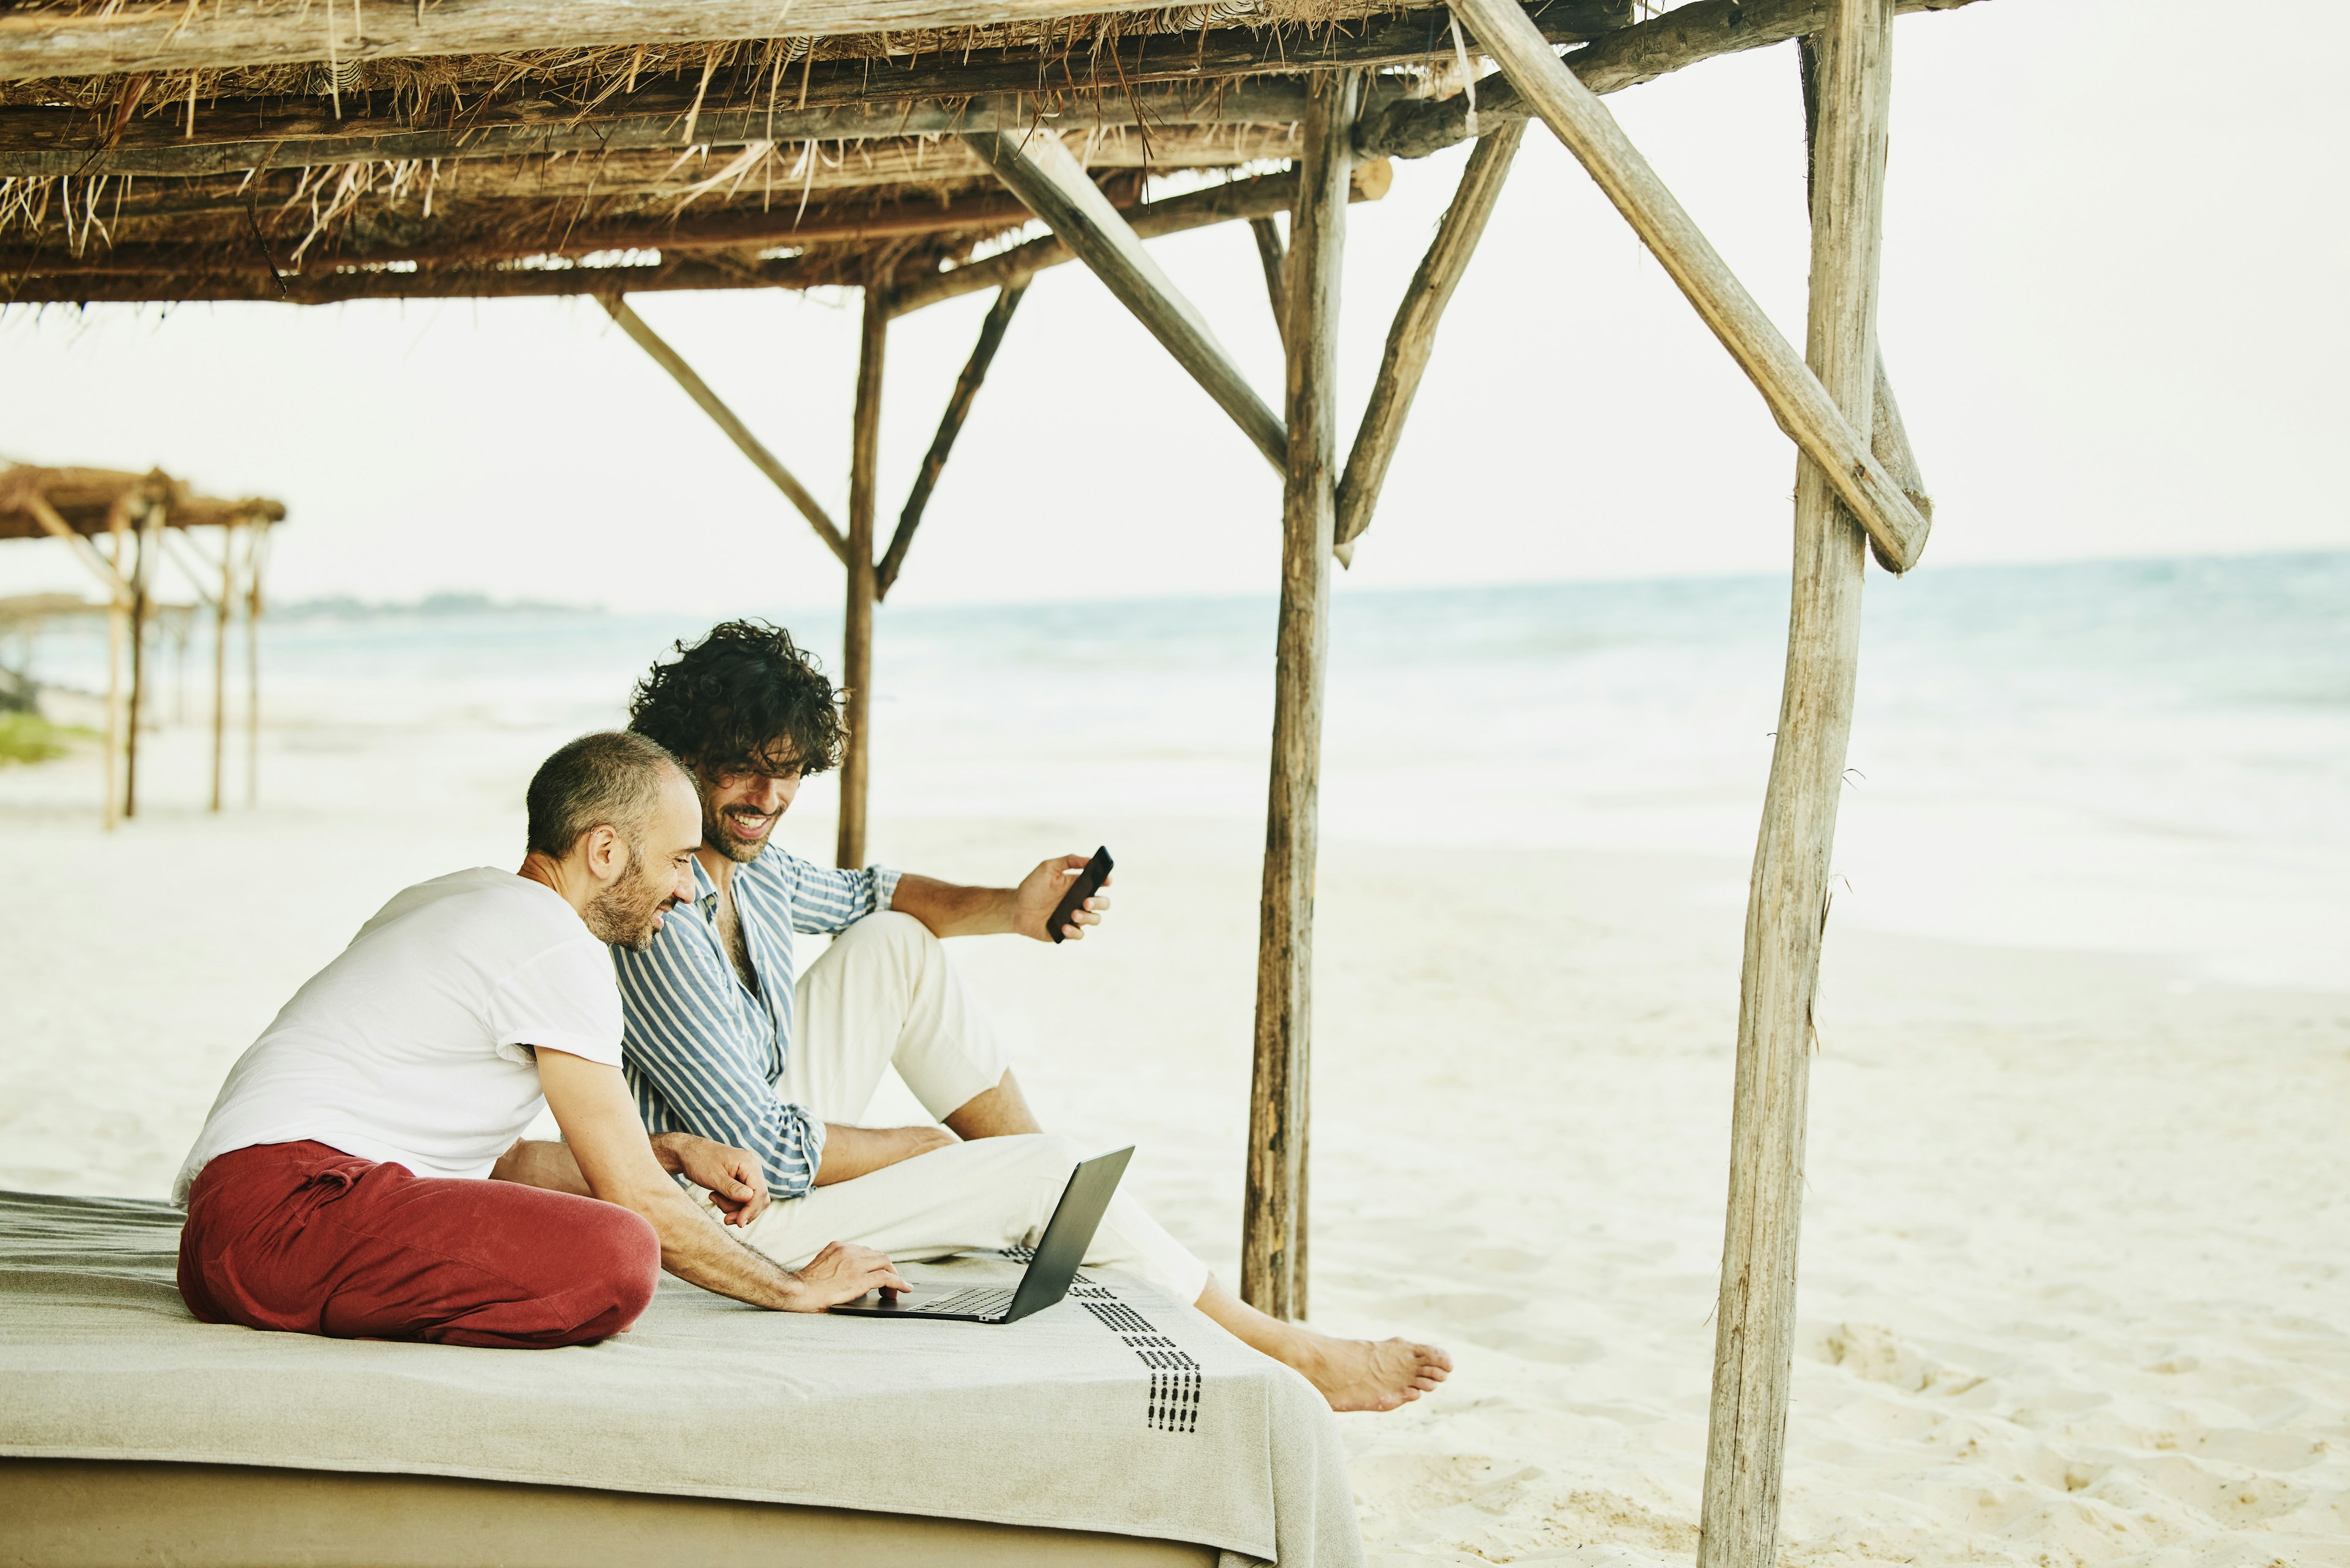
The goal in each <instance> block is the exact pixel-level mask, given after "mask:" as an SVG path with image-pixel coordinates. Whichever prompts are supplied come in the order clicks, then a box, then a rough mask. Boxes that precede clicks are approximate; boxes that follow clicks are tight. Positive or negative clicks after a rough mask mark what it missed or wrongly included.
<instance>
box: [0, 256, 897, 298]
mask: <svg viewBox="0 0 2350 1568" xmlns="http://www.w3.org/2000/svg"><path fill="white" fill-rule="evenodd" d="M854 281H855V274H854V272H853V271H851V270H850V269H849V267H848V265H847V263H845V262H844V261H842V260H840V259H837V258H827V259H822V260H813V259H811V258H806V257H801V256H787V257H785V258H784V259H782V260H779V261H771V262H756V263H740V264H732V265H722V264H719V263H715V262H702V261H670V260H663V261H660V262H658V263H655V264H653V265H631V266H547V267H539V266H508V267H491V266H482V267H450V268H446V269H439V268H423V267H419V268H415V269H412V270H410V269H393V268H380V269H359V270H354V271H350V272H338V273H332V274H329V275H326V276H323V277H316V278H307V277H305V278H296V277H289V278H286V280H285V286H284V287H283V289H282V290H281V289H280V288H279V287H278V286H277V284H276V282H274V281H273V280H272V279H271V277H270V275H268V274H267V273H265V272H264V271H262V270H261V269H260V266H259V264H258V262H257V261H256V262H255V264H254V265H253V266H252V267H251V268H250V269H249V270H247V271H244V272H234V271H231V270H229V269H228V267H227V266H226V265H223V266H220V267H219V268H218V269H217V270H215V269H211V268H202V269H198V268H192V269H191V270H190V271H189V272H187V273H182V274H175V275H165V274H161V273H140V274H134V275H104V274H100V275H95V276H92V275H80V274H77V273H73V272H68V271H55V272H45V273H43V274H41V275H37V276H34V277H20V278H12V279H8V280H6V281H5V282H0V306H5V305H38V304H52V303H62V304H74V305H90V304H98V303H100V302H104V301H109V300H125V301H135V300H172V301H192V300H203V299H210V300H224V299H247V300H260V301H264V302H267V303H273V304H284V305H337V304H340V303H343V302H344V301H347V300H353V299H522V298H530V299H544V298H547V297H551V296H552V297H561V296H574V295H597V296H605V295H612V296H618V295H628V294H665V293H672V292H675V291H677V290H680V289H704V288H815V287H818V286H825V285H829V284H845V283H851V282H854Z"/></svg>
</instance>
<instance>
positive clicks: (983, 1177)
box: [613, 621, 1451, 1410]
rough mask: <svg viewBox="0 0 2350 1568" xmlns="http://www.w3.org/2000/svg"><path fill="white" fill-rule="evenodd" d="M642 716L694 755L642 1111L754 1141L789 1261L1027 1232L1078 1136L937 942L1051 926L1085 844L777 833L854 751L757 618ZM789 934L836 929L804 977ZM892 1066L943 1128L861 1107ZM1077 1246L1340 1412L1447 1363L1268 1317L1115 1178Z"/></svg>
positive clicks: (1399, 1394) (670, 666) (642, 703)
mask: <svg viewBox="0 0 2350 1568" xmlns="http://www.w3.org/2000/svg"><path fill="white" fill-rule="evenodd" d="M629 728H630V729H632V730H634V731H636V732H639V734H642V735H644V736H646V737H647V738H648V739H650V740H653V741H657V742H660V744H661V745H663V746H665V747H667V748H668V749H669V750H670V751H671V753H674V754H676V755H677V756H678V757H680V758H681V759H683V760H684V762H685V763H686V765H687V767H688V769H689V770H691V773H692V774H693V777H694V781H695V784H696V785H697V787H698V789H699V791H700V794H701V799H702V845H701V847H700V848H699V849H698V850H697V851H696V852H695V856H694V864H693V866H692V867H691V869H692V875H693V893H694V896H693V898H692V901H691V904H690V905H684V906H681V908H679V909H677V910H676V911H675V912H674V914H673V915H672V916H671V919H669V920H668V922H667V923H666V924H664V925H663V926H662V928H661V929H660V931H659V933H657V934H656V936H655V937H654V939H653V940H652V942H651V943H650V945H649V946H648V947H647V948H646V949H644V950H641V951H639V950H632V949H629V948H626V947H618V948H615V949H614V950H613V956H614V959H615V961H616V963H617V965H618V968H619V980H620V995H621V1002H622V1006H623V1012H624V1016H625V1019H626V1023H627V1050H626V1054H625V1062H624V1065H625V1068H626V1071H627V1074H628V1078H629V1085H630V1086H631V1087H632V1088H633V1089H634V1090H635V1093H636V1096H637V1105H638V1108H639V1111H641V1112H642V1114H643V1116H644V1120H645V1124H646V1126H647V1127H650V1129H652V1130H653V1131H654V1132H656V1133H661V1132H671V1131H676V1132H685V1133H691V1134H694V1135H695V1136H697V1137H705V1138H711V1139H713V1140H715V1141H717V1142H718V1143H721V1144H725V1145H730V1146H733V1147H741V1148H745V1149H749V1150H751V1151H752V1152H753V1153H754V1154H755V1155H756V1156H757V1157H758V1159H759V1161H760V1164H761V1166H762V1168H763V1169H764V1174H765V1177H766V1181H767V1187H768V1189H769V1191H770V1192H771V1193H772V1195H773V1198H774V1201H773V1202H772V1203H771V1204H770V1205H769V1206H768V1207H767V1209H766V1210H765V1211H764V1213H763V1214H761V1215H759V1216H758V1217H757V1218H756V1219H755V1220H753V1221H751V1222H750V1223H749V1224H747V1225H744V1226H743V1231H742V1234H743V1239H744V1240H745V1241H748V1242H749V1243H750V1244H751V1245H753V1246H754V1247H756V1248H758V1249H760V1250H761V1251H764V1252H766V1253H767V1254H768V1255H769V1256H771V1257H773V1258H774V1259H775V1260H776V1261H777V1262H780V1263H783V1264H784V1265H785V1267H787V1268H788V1267H792V1266H795V1264H796V1263H797V1262H798V1261H799V1260H801V1259H803V1258H805V1257H810V1256H813V1255H814V1254H815V1253H816V1251H818V1249H819V1248H820V1246H821V1245H822V1244H823V1243H824V1242H825V1241H831V1240H832V1239H834V1238H836V1237H837V1238H839V1239H841V1240H843V1241H851V1242H855V1243H858V1244H860V1245H863V1246H867V1247H871V1248H875V1249H878V1250H879V1251H882V1252H885V1253H888V1254H890V1255H892V1256H896V1257H922V1256H928V1255H932V1254H935V1253H940V1252H946V1251H958V1250H964V1249H982V1248H993V1247H1003V1246H1011V1245H1023V1244H1028V1243H1033V1242H1034V1241H1035V1240H1036V1238H1037V1236H1038V1235H1039V1234H1040V1233H1041V1232H1042V1231H1043V1230H1044V1226H1045V1221H1046V1220H1047V1219H1049V1218H1050V1217H1051V1214H1052V1210H1053V1206H1054V1204H1055V1201H1056V1200H1057V1199H1059V1197H1060V1194H1061V1190H1062V1189H1063V1188H1064V1187H1065V1186H1066V1184H1067V1181H1068V1178H1069V1172H1070V1171H1071V1169H1072V1168H1074V1167H1075V1166H1076V1162H1077V1160H1078V1158H1080V1155H1079V1152H1078V1150H1077V1148H1076V1146H1075V1145H1074V1144H1073V1143H1071V1142H1070V1140H1068V1139H1066V1138H1063V1137H1053V1136H1051V1135H1048V1134H1046V1133H1045V1130H1044V1129H1043V1127H1040V1126H1039V1125H1038V1124H1037V1121H1036V1118H1035V1115H1034V1114H1033V1113H1032V1112H1031V1111H1030V1110H1029V1108H1028V1102H1027V1100H1026V1099H1025V1098H1024V1096H1023V1095H1022V1094H1021V1091H1020V1084H1019V1081H1018V1079H1017V1078H1015V1077H1014V1075H1013V1072H1012V1069H1011V1066H1010V1064H1009V1063H1008V1062H1007V1060H1006V1058H1005V1055H1004V1052H1003V1047H1002V1045H1001V1044H999V1042H998V1041H997V1039H996V1037H995V1034H994V1033H993V1030H991V1029H990V1028H989V1026H988V1023H987V1020H986V1018H985V1017H984V1015H983V1014H982V1013H981V1012H980V1011H979V1009H978V1007H977V1006H976V1004H975V1003H974V1002H972V998H971V996H970V995H969V993H968V992H966V991H965V989H964V987H963V983H962V979H961V977H960V976H959V975H958V974H957V973H956V972H955V970H954V966H953V965H952V964H951V962H950V961H948V959H947V956H946V953H945V950H944V949H943V948H942V947H941V944H940V939H941V938H943V937H956V936H977V935H985V934H991V933H1006V932H1016V933H1018V934H1020V935H1022V936H1026V937H1032V938H1035V940H1039V941H1045V940H1050V939H1051V935H1052V933H1051V932H1050V931H1048V930H1047V929H1046V921H1047V920H1048V919H1050V918H1051V916H1052V914H1053V911H1054V910H1055V909H1056V908H1058V906H1059V904H1060V901H1061V899H1062V898H1063V896H1064V895H1065V894H1066V891H1067V889H1068V887H1069V883H1070V879H1071V878H1072V877H1075V876H1076V874H1077V873H1078V872H1079V871H1080V870H1082V869H1083V868H1084V867H1085V864H1086V857H1084V856H1082V855H1066V856H1055V857H1053V858H1051V859H1048V860H1045V861H1044V862H1042V863H1041V864H1039V865H1038V866H1037V867H1036V868H1035V870H1033V871H1031V872H1029V873H1028V875H1027V876H1026V877H1023V878H1022V879H1021V881H1020V883H1019V885H1018V886H1016V887H1011V888H972V887H962V886H958V885H956V884H954V883H951V882H944V881H941V880H938V879H936V878H934V877H920V876H915V875H913V874H911V873H908V872H899V871H894V870H890V869H888V868H886V867H879V866H872V867H864V868H863V869H834V868H831V867H820V866H816V865H814V864H812V863H811V862H808V861H806V860H803V859H801V858H799V857H797V856H795V855H793V854H791V853H789V852H788V851H786V850H783V849H778V848H775V847H773V846H771V844H770V842H769V841H770V840H771V839H772V837H773V836H774V834H775V826H776V824H777V823H778V822H780V821H781V820H782V818H783V815H784V813H785V811H787V810H788V809H790V807H791V805H792V802H793V800H794V798H795V796H796V795H797V794H798V793H799V787H800V785H801V784H802V783H803V782H805V781H806V779H807V778H808V777H809V776H810V775H812V774H818V773H821V772H823V771H824V770H826V769H827V768H829V767H832V766H834V765H835V764H836V763H837V762H838V761H839V757H840V747H841V741H842V732H841V722H840V714H839V708H838V703H837V698H836V695H835V693H834V691H833V687H832V683H831V682H830V681H829V680H827V679H826V678H825V676H824V673H823V671H822V670H820V669H819V668H818V667H817V665H816V660H815V659H812V658H811V657H810V656H808V655H807V654H806V652H804V651H803V650H801V649H799V648H798V647H796V646H795V644H794V643H793V641H792V639H791V636H790V634H789V633H787V632H785V631H784V630H782V629H780V628H776V627H773V626H769V625H767V624H765V623H764V622H761V621H729V622H727V623H726V624H725V625H723V626H720V627H718V628H714V629H713V630H712V632H711V633H710V635H709V636H707V637H705V638H703V639H702V640H701V641H700V642H698V643H695V644H693V645H692V646H691V647H688V646H686V645H685V644H683V643H680V644H678V645H677V657H676V658H675V659H671V660H669V661H667V662H665V663H661V664H657V665H655V666H654V667H653V669H652V671H651V672H650V674H648V675H647V676H646V677H645V679H644V680H642V681H641V682H640V683H639V685H638V687H637V691H636V695H635V700H634V701H633V702H632V703H631V704H630V707H629ZM1108 907H1109V900H1108V899H1107V898H1099V897H1097V898H1091V899H1088V900H1087V903H1086V906H1085V908H1083V909H1080V910H1078V911H1076V914H1075V915H1074V917H1073V922H1074V923H1072V924H1071V925H1069V926H1067V927H1066V928H1065V929H1064V931H1063V933H1062V934H1063V935H1064V936H1065V937H1066V938H1067V939H1070V940H1079V939H1082V938H1083V937H1084V936H1085V934H1086V931H1087V929H1088V928H1091V927H1093V926H1096V925H1097V924H1099V923H1100V921H1101V919H1102V914H1103V912H1104V911H1105V910H1106V909H1107V908H1108ZM795 932H798V933H806V934H816V933H825V934H829V935H831V936H832V937H833V939H834V940H833V943H832V946H831V948H830V950H827V952H826V953H825V954H824V956H823V957H821V958H819V959H817V960H816V962H814V963H813V964H811V965H809V966H808V969H807V972H806V973H805V974H797V971H796V970H795V965H794V962H793V957H792V938H793V935H794V933H795ZM795 976H796V978H795ZM892 1067H894V1068H896V1069H897V1072H898V1074H899V1077H901V1078H902V1079H903V1080H904V1081H905V1083H906V1085H907V1086H908V1087H909V1088H910V1089H911V1090H912V1091H913V1093H914V1096H915V1097H916V1098H917V1099H919V1100H920V1102H921V1103H922V1106H923V1107H924V1108H925V1109H926V1110H928V1111H929V1112H930V1113H931V1116H934V1117H936V1118H937V1119H938V1123H940V1124H942V1125H930V1126H922V1127H867V1126H864V1125H863V1122H864V1118H865V1115H866V1110H867V1107H868V1105H869V1104H870V1102H871V1100H872V1097H873V1094H874V1091H875V1090H876V1088H878V1087H879V1084H880V1082H881V1078H882V1075H883V1073H884V1072H885V1071H887V1070H888V1069H889V1068H892ZM1087 1262H1090V1263H1094V1264H1097V1265H1107V1266H1118V1267H1124V1268H1128V1269H1131V1270H1133V1271H1135V1272H1138V1273H1139V1274H1141V1275H1142V1276H1144V1277H1145V1278H1147V1279H1149V1280H1150V1281H1152V1282H1154V1283H1156V1284H1158V1285H1159V1286H1160V1287H1161V1288H1162V1289H1165V1290H1167V1291H1168V1292H1169V1293H1170V1294H1172V1295H1174V1296H1175V1298H1176V1299H1177V1300H1179V1301H1185V1302H1191V1303H1196V1304H1197V1305H1198V1307H1199V1308H1200V1310H1201V1312H1203V1313H1205V1314H1207V1315H1208V1316H1209V1317H1210V1318H1211V1319H1213V1320H1214V1321H1215V1322H1217V1323H1218V1324H1222V1326H1223V1327H1224V1328H1226V1329H1227V1330H1229V1331H1230V1332H1231V1333H1232V1334H1234V1335H1235V1336H1237V1337H1238V1338H1240V1339H1241V1340H1243V1342H1245V1343H1247V1344H1248V1345H1253V1346H1254V1347H1255V1348H1256V1349H1258V1350H1260V1351H1263V1352H1264V1353H1265V1354H1266V1355H1271V1356H1273V1357H1274V1358H1275V1359H1277V1360H1280V1361H1283V1362H1285V1363H1287V1364H1288V1365H1289V1366H1294V1367H1295V1368H1296V1369H1297V1370H1298V1371H1300V1372H1302V1373H1304V1374H1305V1376H1307V1377H1308V1378H1309V1379H1311V1380H1312V1381H1313V1382H1314V1384H1315V1386H1316V1387H1318V1388H1319V1389H1321V1391H1322V1393H1323V1394H1324V1396H1325V1397H1327V1398H1328V1399H1329V1401H1330V1403H1331V1405H1332V1407H1334V1408H1336V1409H1341V1410H1389V1409H1394V1408H1395V1407H1398V1406H1399V1405H1402V1404H1404V1403H1406V1402H1408V1401H1410V1400H1413V1399H1417V1398H1419V1397H1420V1395H1422V1394H1424V1393H1427V1392H1429V1391H1430V1390H1431V1389H1433V1388H1434V1387H1435V1386H1437V1384H1438V1383H1440V1382H1441V1381H1442V1380H1443V1378H1444V1376H1445V1374H1446V1373H1447V1372H1449V1371H1450V1370H1451V1360H1450V1358H1449V1357H1447V1356H1446V1355H1445V1354H1444V1353H1443V1352H1442V1351H1440V1350H1438V1349H1436V1348H1434V1347H1433V1346H1430V1345H1417V1344H1413V1343H1410V1342H1409V1341H1406V1340H1400V1339H1388V1340H1382V1341H1378V1342H1372V1341H1367V1340H1344V1339H1336V1338H1333V1337H1332V1336H1330V1335H1328V1334H1317V1333H1315V1332H1314V1331H1313V1330H1310V1329H1307V1328H1305V1327H1303V1326H1302V1325H1299V1324H1287V1323H1283V1322H1281V1321H1279V1320H1277V1319H1275V1318H1272V1317H1268V1316H1266V1315H1265V1314H1263V1313H1260V1312H1258V1311H1256V1310H1255V1309H1254V1308H1253V1307H1250V1306H1248V1305H1246V1304H1245V1303H1243V1302H1242V1301H1241V1300H1240V1299H1239V1298H1238V1297H1236V1296H1234V1295H1233V1294H1232V1293H1231V1292H1230V1291H1228V1290H1226V1289H1225V1288H1224V1287H1223V1286H1222V1284H1220V1283H1219V1282H1217V1281H1216V1280H1215V1279H1214V1278H1213V1277H1212V1276H1211V1274H1210V1273H1209V1272H1208V1268H1207V1265H1206V1264H1204V1263H1202V1262H1201V1261H1200V1260H1199V1259H1198V1258H1196V1257H1194V1256H1192V1255H1191V1252H1190V1251H1187V1250H1186V1249H1185V1248H1184V1247H1183V1246H1182V1245H1181V1243H1180V1242H1178V1241H1176V1240H1175V1239H1174V1238H1173V1237H1171V1236H1170V1235H1169V1234H1168V1233H1167V1232H1166V1231H1164V1230H1163V1229H1161V1228H1160V1227H1159V1225H1158V1224H1157V1223H1156V1222H1155V1221H1154V1220H1151V1219H1150V1217H1149V1215H1148V1214H1146V1213H1145V1212H1143V1210H1142V1209H1141V1207H1140V1206H1139V1204H1137V1203H1135V1202H1134V1201H1133V1200H1132V1199H1128V1198H1127V1197H1125V1196H1123V1195H1120V1196H1119V1197H1118V1198H1117V1199H1114V1200H1113V1201H1112V1203H1111V1205H1110V1209H1109V1212H1108V1213H1107V1216H1106V1217H1105V1218H1104V1220H1103V1221H1102V1224H1101V1227H1100V1229H1099V1231H1097V1234H1096V1237H1095V1241H1094V1245H1093V1249H1092V1251H1091V1252H1090V1253H1089V1254H1088V1256H1087Z"/></svg>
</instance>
